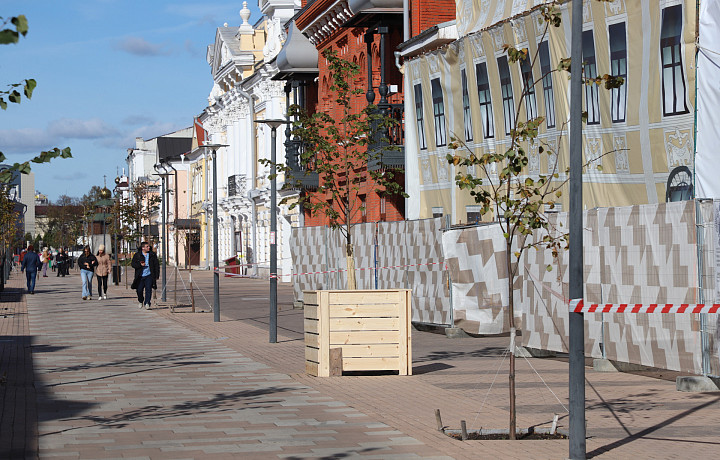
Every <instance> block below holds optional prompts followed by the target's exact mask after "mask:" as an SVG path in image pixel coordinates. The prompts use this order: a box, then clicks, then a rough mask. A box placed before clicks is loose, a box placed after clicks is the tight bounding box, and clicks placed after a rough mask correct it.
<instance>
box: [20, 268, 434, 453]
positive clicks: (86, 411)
mask: <svg viewBox="0 0 720 460" xmlns="http://www.w3.org/2000/svg"><path fill="white" fill-rule="evenodd" d="M75 278H76V277H71V278H70V279H68V280H67V281H66V282H64V283H62V284H61V283H60V282H58V281H56V280H54V279H50V282H47V281H43V282H42V283H41V284H40V286H38V290H37V294H36V295H34V296H28V298H27V311H28V318H29V323H30V331H31V333H32V335H33V338H32V342H33V362H34V366H35V373H36V388H37V392H38V401H37V404H38V420H39V421H38V427H37V434H38V439H39V442H38V452H39V456H40V457H41V458H51V457H52V458H110V457H115V458H153V459H157V458H212V459H218V458H270V457H272V458H287V459H292V458H308V457H327V458H344V457H351V456H356V455H361V456H363V458H376V459H389V458H448V457H443V456H442V455H441V454H440V452H438V451H436V450H435V449H433V448H432V447H430V446H427V445H423V444H422V443H421V442H419V441H417V440H415V439H413V438H412V437H410V436H407V435H406V434H404V433H402V432H399V431H397V430H394V429H392V428H390V427H389V426H387V425H386V424H384V423H379V422H377V421H375V420H373V419H372V418H370V417H368V416H367V415H365V414H363V413H361V412H360V411H358V410H356V409H354V408H352V407H350V406H348V405H347V404H345V403H344V402H342V401H338V400H335V399H333V398H331V397H327V396H325V395H322V394H320V393H319V392H318V391H317V390H314V389H312V388H310V387H308V386H306V385H303V384H301V383H299V382H297V381H295V380H293V379H292V378H291V377H290V376H288V375H287V374H282V373H279V372H277V371H275V370H273V369H272V368H270V367H268V366H267V365H265V364H260V363H258V362H256V361H253V360H252V359H249V358H247V357H245V356H243V355H242V354H241V353H239V352H237V351H235V350H232V349H230V348H228V347H226V346H224V345H223V344H222V342H221V341H218V340H214V339H210V338H207V337H204V336H202V335H200V334H198V333H197V332H192V331H188V330H187V329H186V328H183V327H181V326H180V325H178V324H177V323H175V322H172V321H169V320H168V319H165V318H163V317H161V316H159V315H157V314H155V313H153V312H152V311H145V310H139V309H138V308H137V307H136V306H135V305H134V304H132V303H131V302H130V301H128V299H127V298H122V299H108V300H102V301H98V300H91V301H82V300H81V299H80V294H79V292H80V290H79V287H78V286H75V283H72V281H77V280H76V279H75ZM45 286H48V287H51V288H52V292H53V293H52V295H48V293H47V292H43V291H44V289H42V287H45Z"/></svg>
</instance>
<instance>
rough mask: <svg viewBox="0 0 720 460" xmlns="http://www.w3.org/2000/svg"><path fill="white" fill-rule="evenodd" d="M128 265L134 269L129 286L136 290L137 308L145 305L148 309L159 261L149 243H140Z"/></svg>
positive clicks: (157, 273)
mask: <svg viewBox="0 0 720 460" xmlns="http://www.w3.org/2000/svg"><path fill="white" fill-rule="evenodd" d="M130 265H131V266H132V268H134V269H135V279H134V280H133V283H132V286H131V287H132V288H133V289H135V290H136V291H137V298H138V308H140V309H141V310H142V308H143V307H145V308H147V309H148V310H150V301H151V300H152V290H153V289H157V284H155V280H156V279H158V278H159V277H160V263H159V262H158V258H157V256H156V255H155V253H154V252H152V250H151V249H150V244H149V243H146V242H145V241H143V242H142V243H140V249H139V250H138V252H136V253H135V255H134V256H133V258H132V263H131V264H130Z"/></svg>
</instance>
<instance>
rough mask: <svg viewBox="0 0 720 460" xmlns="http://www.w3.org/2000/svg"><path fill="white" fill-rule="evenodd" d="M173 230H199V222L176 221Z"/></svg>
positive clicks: (190, 220) (194, 220)
mask: <svg viewBox="0 0 720 460" xmlns="http://www.w3.org/2000/svg"><path fill="white" fill-rule="evenodd" d="M175 228H177V229H178V230H199V229H200V221H199V220H198V219H176V220H175Z"/></svg>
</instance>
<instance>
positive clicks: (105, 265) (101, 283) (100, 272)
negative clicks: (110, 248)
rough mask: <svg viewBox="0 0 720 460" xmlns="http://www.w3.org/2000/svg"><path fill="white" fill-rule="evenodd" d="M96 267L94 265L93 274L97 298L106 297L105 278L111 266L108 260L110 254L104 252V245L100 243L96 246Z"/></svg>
mask: <svg viewBox="0 0 720 460" xmlns="http://www.w3.org/2000/svg"><path fill="white" fill-rule="evenodd" d="M95 258H96V259H97V262H98V264H97V267H95V276H97V282H98V300H102V299H107V280H108V275H109V274H110V269H111V267H112V262H111V261H110V255H109V254H106V253H105V245H104V244H101V245H100V247H98V252H97V255H96V256H95Z"/></svg>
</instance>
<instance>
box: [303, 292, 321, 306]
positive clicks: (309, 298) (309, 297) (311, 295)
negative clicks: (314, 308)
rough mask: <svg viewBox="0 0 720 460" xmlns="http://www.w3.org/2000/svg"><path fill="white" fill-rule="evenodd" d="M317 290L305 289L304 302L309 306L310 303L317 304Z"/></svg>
mask: <svg viewBox="0 0 720 460" xmlns="http://www.w3.org/2000/svg"><path fill="white" fill-rule="evenodd" d="M317 297H318V296H317V291H303V304H304V305H305V306H306V307H307V306H308V305H317V304H318V303H317Z"/></svg>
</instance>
